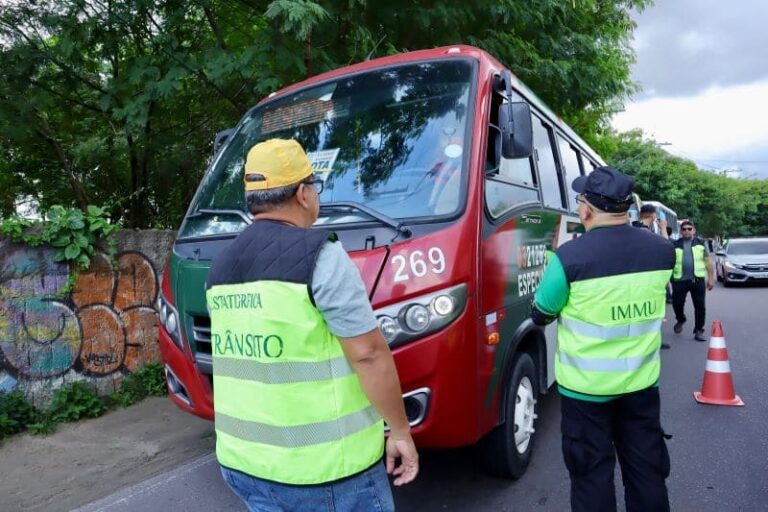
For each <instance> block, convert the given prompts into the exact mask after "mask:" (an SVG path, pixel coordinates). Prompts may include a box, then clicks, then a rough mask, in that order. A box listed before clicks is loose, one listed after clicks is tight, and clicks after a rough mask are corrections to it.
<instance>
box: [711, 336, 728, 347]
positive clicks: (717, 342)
mask: <svg viewBox="0 0 768 512" xmlns="http://www.w3.org/2000/svg"><path fill="white" fill-rule="evenodd" d="M709 347H710V348H725V338H721V337H719V336H718V337H717V338H714V337H713V338H709Z"/></svg>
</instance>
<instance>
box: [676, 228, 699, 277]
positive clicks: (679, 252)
mask: <svg viewBox="0 0 768 512" xmlns="http://www.w3.org/2000/svg"><path fill="white" fill-rule="evenodd" d="M691 251H692V252H693V275H694V277H698V278H703V277H704V276H706V275H707V272H706V271H707V267H706V264H705V261H706V256H705V254H704V243H703V242H702V241H701V240H699V239H694V240H693V241H692V242H691ZM682 277H683V239H682V238H681V239H679V240H676V241H675V269H674V271H673V272H672V279H675V280H678V279H680V278H682Z"/></svg>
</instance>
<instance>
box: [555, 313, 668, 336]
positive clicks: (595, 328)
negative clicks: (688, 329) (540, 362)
mask: <svg viewBox="0 0 768 512" xmlns="http://www.w3.org/2000/svg"><path fill="white" fill-rule="evenodd" d="M562 324H563V327H565V328H566V329H568V330H569V331H571V332H572V333H574V334H578V335H580V336H589V337H591V338H599V339H601V340H611V339H614V338H623V337H624V336H642V335H643V334H648V333H653V332H657V331H658V330H659V329H661V324H662V320H648V321H647V322H642V323H639V324H629V325H612V326H600V325H595V324H591V323H589V322H581V321H579V320H576V319H573V318H563V319H562Z"/></svg>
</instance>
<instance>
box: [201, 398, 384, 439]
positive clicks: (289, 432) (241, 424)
mask: <svg viewBox="0 0 768 512" xmlns="http://www.w3.org/2000/svg"><path fill="white" fill-rule="evenodd" d="M378 420H379V415H378V413H377V412H376V411H375V410H374V409H373V407H370V406H369V407H366V408H365V409H363V410H362V411H357V412H353V413H352V414H348V415H346V416H343V417H341V418H338V419H335V420H331V421H324V422H320V423H311V424H307V425H295V426H290V427H286V426H283V427H276V426H274V425H267V424H266V423H259V422H258V421H247V420H242V419H239V418H235V417H232V416H229V415H227V414H223V413H218V412H217V413H216V430H219V431H221V432H224V433H227V434H229V435H232V436H235V437H238V438H240V439H243V440H246V441H251V442H253V443H262V444H269V445H273V446H283V447H287V448H297V447H299V446H309V445H313V444H320V443H327V442H329V441H338V440H340V439H342V438H344V437H345V436H348V435H350V434H354V433H356V432H359V431H361V430H363V429H365V428H368V427H369V426H371V425H373V424H374V423H376V422H377V421H378Z"/></svg>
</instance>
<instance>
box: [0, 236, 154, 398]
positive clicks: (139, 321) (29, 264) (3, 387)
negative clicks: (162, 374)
mask: <svg viewBox="0 0 768 512" xmlns="http://www.w3.org/2000/svg"><path fill="white" fill-rule="evenodd" d="M116 260H117V264H116V266H115V267H113V265H112V263H111V262H110V261H109V259H108V258H107V257H106V256H105V255H103V254H99V255H97V256H96V257H94V258H93V260H92V262H91V268H90V269H89V270H88V271H87V272H82V273H80V274H78V276H77V279H76V282H75V286H74V289H73V290H72V292H71V293H68V294H64V293H62V290H63V289H64V287H65V285H66V283H67V280H68V278H69V272H70V270H69V267H68V266H67V265H64V264H61V263H56V262H54V261H53V251H52V250H50V249H46V248H31V247H20V246H16V245H10V246H0V391H8V390H11V389H13V388H14V387H16V386H17V385H18V384H19V382H22V381H34V380H41V379H50V378H53V377H57V376H61V375H64V374H67V373H68V372H71V371H74V372H76V373H79V374H82V375H83V376H85V377H89V378H98V377H103V376H109V375H112V374H118V375H120V374H126V373H129V372H131V371H133V370H136V369H137V368H139V367H141V366H143V365H144V364H146V363H148V362H153V361H158V360H159V357H160V354H159V348H158V344H157V341H158V339H157V314H156V312H155V309H154V304H155V300H156V299H157V294H158V277H157V274H156V272H155V270H154V267H153V266H152V263H151V262H150V261H149V259H148V258H147V257H146V256H144V255H143V254H141V253H140V252H137V251H126V252H122V253H120V254H118V256H117V259H116Z"/></svg>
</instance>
